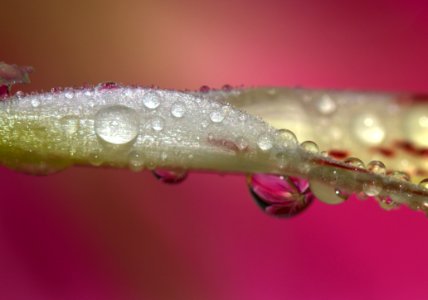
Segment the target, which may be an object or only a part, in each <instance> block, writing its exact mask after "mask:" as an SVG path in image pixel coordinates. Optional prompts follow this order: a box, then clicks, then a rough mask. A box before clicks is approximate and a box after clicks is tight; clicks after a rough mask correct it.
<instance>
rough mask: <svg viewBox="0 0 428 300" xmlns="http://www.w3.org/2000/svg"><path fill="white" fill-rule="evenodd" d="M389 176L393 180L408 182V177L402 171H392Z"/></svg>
mask: <svg viewBox="0 0 428 300" xmlns="http://www.w3.org/2000/svg"><path fill="white" fill-rule="evenodd" d="M391 176H392V177H393V178H395V179H399V180H404V181H410V175H409V174H408V173H406V172H403V171H394V172H392V173H391Z"/></svg>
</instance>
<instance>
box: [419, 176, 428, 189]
mask: <svg viewBox="0 0 428 300" xmlns="http://www.w3.org/2000/svg"><path fill="white" fill-rule="evenodd" d="M419 186H420V187H421V188H423V189H426V190H428V178H425V179H423V180H421V182H419Z"/></svg>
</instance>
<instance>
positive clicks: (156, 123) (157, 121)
mask: <svg viewBox="0 0 428 300" xmlns="http://www.w3.org/2000/svg"><path fill="white" fill-rule="evenodd" d="M163 124H164V122H163V119H162V118H160V117H159V118H154V119H153V120H152V128H153V130H156V131H161V130H162V129H163Z"/></svg>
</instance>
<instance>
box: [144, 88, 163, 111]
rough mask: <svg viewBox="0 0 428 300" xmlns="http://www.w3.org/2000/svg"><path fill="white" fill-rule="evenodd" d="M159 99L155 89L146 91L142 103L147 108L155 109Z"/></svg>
mask: <svg viewBox="0 0 428 300" xmlns="http://www.w3.org/2000/svg"><path fill="white" fill-rule="evenodd" d="M160 99H161V97H160V95H159V93H157V92H155V91H152V92H148V93H146V94H145V95H144V96H143V104H144V106H145V107H147V108H149V109H155V108H157V107H158V106H159V105H160Z"/></svg>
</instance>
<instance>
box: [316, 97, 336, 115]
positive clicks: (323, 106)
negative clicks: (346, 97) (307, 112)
mask: <svg viewBox="0 0 428 300" xmlns="http://www.w3.org/2000/svg"><path fill="white" fill-rule="evenodd" d="M316 106H317V108H318V111H319V112H320V113H322V114H325V115H329V114H332V113H334V112H335V111H336V103H335V102H334V100H333V99H332V98H331V97H330V96H329V95H323V96H322V97H321V98H320V99H319V100H318V102H317V103H316Z"/></svg>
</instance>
